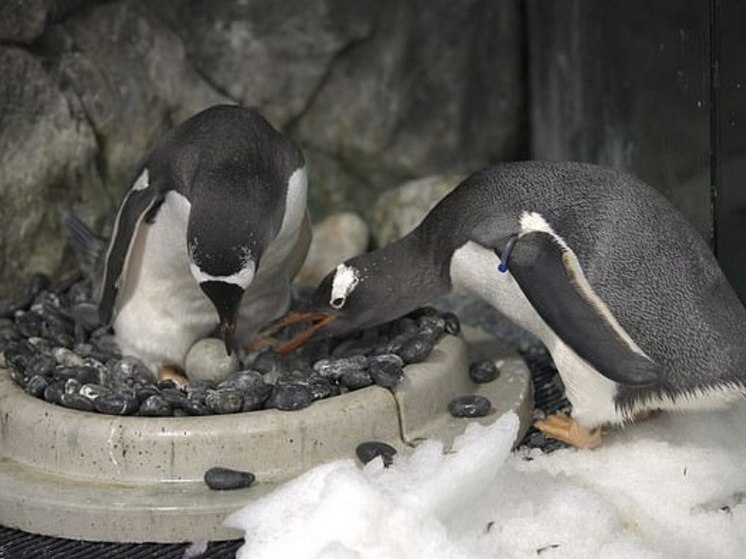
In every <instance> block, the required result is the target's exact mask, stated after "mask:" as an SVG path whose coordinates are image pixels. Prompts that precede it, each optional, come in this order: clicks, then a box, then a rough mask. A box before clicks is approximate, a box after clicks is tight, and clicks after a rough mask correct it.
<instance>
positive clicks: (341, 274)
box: [329, 264, 360, 309]
mask: <svg viewBox="0 0 746 559" xmlns="http://www.w3.org/2000/svg"><path fill="white" fill-rule="evenodd" d="M359 282H360V274H359V272H358V271H357V269H355V268H352V267H350V266H347V265H345V264H340V265H339V266H337V272H336V273H335V274H334V280H333V281H332V294H331V297H330V298H329V306H331V307H332V308H334V309H341V308H342V307H343V306H344V304H345V302H346V301H347V297H348V296H349V295H350V293H352V292H353V290H354V289H355V287H357V284H358V283H359Z"/></svg>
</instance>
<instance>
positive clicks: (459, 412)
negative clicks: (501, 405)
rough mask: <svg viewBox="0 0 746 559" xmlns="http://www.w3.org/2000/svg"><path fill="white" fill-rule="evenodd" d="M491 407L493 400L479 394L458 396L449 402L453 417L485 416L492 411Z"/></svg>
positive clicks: (449, 409)
mask: <svg viewBox="0 0 746 559" xmlns="http://www.w3.org/2000/svg"><path fill="white" fill-rule="evenodd" d="M491 409H492V402H490V401H489V400H488V399H487V398H485V397H484V396H479V395H477V394H468V395H465V396H458V397H457V398H454V399H453V400H451V403H450V404H448V411H449V412H451V415H452V416H453V417H483V416H485V415H487V414H488V413H490V410H491Z"/></svg>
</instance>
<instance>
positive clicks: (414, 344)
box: [395, 336, 435, 364]
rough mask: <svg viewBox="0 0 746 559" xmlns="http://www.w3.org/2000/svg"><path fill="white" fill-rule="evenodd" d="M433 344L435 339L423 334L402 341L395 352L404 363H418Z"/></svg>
mask: <svg viewBox="0 0 746 559" xmlns="http://www.w3.org/2000/svg"><path fill="white" fill-rule="evenodd" d="M434 346H435V341H434V340H431V339H430V338H428V337H424V336H415V337H413V338H410V339H409V340H408V341H406V342H405V343H403V344H402V345H401V347H400V348H399V349H398V351H396V352H395V353H396V354H397V355H399V357H401V358H402V359H403V360H404V363H406V364H410V363H419V362H420V361H424V360H425V359H427V356H428V355H430V352H431V351H432V350H433V347H434Z"/></svg>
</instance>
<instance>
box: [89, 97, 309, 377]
mask: <svg viewBox="0 0 746 559" xmlns="http://www.w3.org/2000/svg"><path fill="white" fill-rule="evenodd" d="M306 193H307V178H306V171H305V166H304V159H303V155H302V154H301V151H300V150H299V149H298V147H297V146H296V145H295V144H293V142H291V141H290V140H289V139H288V138H287V137H285V136H283V135H282V134H280V133H279V132H277V131H276V130H275V129H274V128H272V126H271V125H270V124H269V123H268V122H267V121H266V120H265V119H264V118H263V117H262V116H261V115H259V114H258V113H257V112H255V111H253V110H249V109H245V108H242V107H240V106H231V105H218V106H213V107H210V108H208V109H206V110H204V111H202V112H200V113H199V114H197V115H195V116H193V117H192V118H190V119H189V120H187V121H185V122H184V123H182V124H181V125H179V126H177V127H176V128H174V129H173V130H172V131H170V132H169V133H168V134H166V135H165V136H164V137H163V138H162V139H161V141H160V142H159V143H158V145H157V146H156V147H155V149H153V151H152V152H151V153H150V154H149V155H148V156H147V157H146V159H145V160H144V163H143V164H142V165H141V167H140V169H139V171H138V172H137V178H136V180H135V181H134V183H133V185H132V187H131V188H130V190H129V192H128V193H127V194H126V196H125V197H124V200H123V201H122V203H121V206H120V208H119V212H118V214H117V218H116V221H115V224H114V230H113V232H112V237H111V241H110V242H109V245H108V249H107V250H106V255H105V256H106V258H105V262H104V267H103V271H102V278H101V281H100V303H99V314H100V318H101V320H102V321H103V322H104V323H110V322H111V323H112V325H113V329H114V336H115V339H116V341H117V343H118V344H119V346H120V349H121V350H122V352H123V353H124V354H129V355H134V356H136V357H138V358H140V359H141V360H142V361H143V362H144V363H145V364H147V365H148V366H149V367H150V368H151V369H153V370H158V369H159V368H161V367H164V366H173V365H176V366H183V365H184V360H185V356H186V353H187V351H188V350H189V348H190V347H191V345H192V344H193V343H194V342H195V341H196V340H198V339H200V338H202V337H205V336H207V335H208V334H210V333H211V332H212V331H213V330H214V329H215V327H216V325H218V324H219V325H220V330H221V333H222V336H223V338H224V340H225V344H226V350H227V351H228V353H230V352H231V351H232V350H233V349H235V347H236V343H237V341H240V342H241V343H244V342H247V341H249V340H250V339H252V337H253V336H254V335H255V334H256V333H257V332H258V330H259V327H260V326H261V325H262V324H265V323H266V322H267V321H269V320H272V319H273V318H276V317H277V316H279V315H281V314H282V313H283V312H285V311H286V310H287V308H288V305H289V303H290V282H291V280H292V278H293V277H294V275H295V274H296V272H297V271H298V269H299V268H300V266H301V265H302V263H303V260H304V258H305V255H306V252H307V250H308V245H309V242H310V225H309V220H308V216H307V212H306Z"/></svg>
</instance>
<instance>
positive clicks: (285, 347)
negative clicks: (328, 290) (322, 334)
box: [259, 312, 335, 355]
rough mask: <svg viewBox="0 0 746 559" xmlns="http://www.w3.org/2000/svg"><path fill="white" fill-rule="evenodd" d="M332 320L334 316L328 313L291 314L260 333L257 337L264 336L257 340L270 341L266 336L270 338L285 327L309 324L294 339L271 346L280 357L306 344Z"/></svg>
mask: <svg viewBox="0 0 746 559" xmlns="http://www.w3.org/2000/svg"><path fill="white" fill-rule="evenodd" d="M334 319H335V316H334V315H333V314H331V313H328V312H312V313H311V312H291V313H288V314H286V315H285V316H283V317H282V318H280V319H279V320H277V321H276V322H274V323H273V324H271V325H270V326H268V327H267V328H265V329H264V330H263V331H262V332H260V333H259V335H260V336H264V338H259V340H262V339H269V340H271V338H268V336H271V335H272V334H274V333H276V332H278V331H279V330H281V329H282V328H285V327H286V326H292V325H294V324H299V323H302V322H310V323H311V325H310V326H309V327H308V328H306V329H305V330H303V331H302V332H301V333H300V334H298V335H297V336H295V337H294V338H292V339H290V340H286V341H283V342H279V343H277V342H275V343H274V344H272V347H274V349H275V351H277V353H279V354H280V355H286V354H288V353H290V352H292V351H295V350H296V349H298V348H299V347H300V346H302V345H303V344H304V343H306V342H307V341H308V340H309V339H310V338H311V336H313V335H314V334H315V333H316V332H317V331H318V330H321V329H323V328H324V327H325V326H326V325H327V324H329V323H330V322H331V321H332V320H334Z"/></svg>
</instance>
